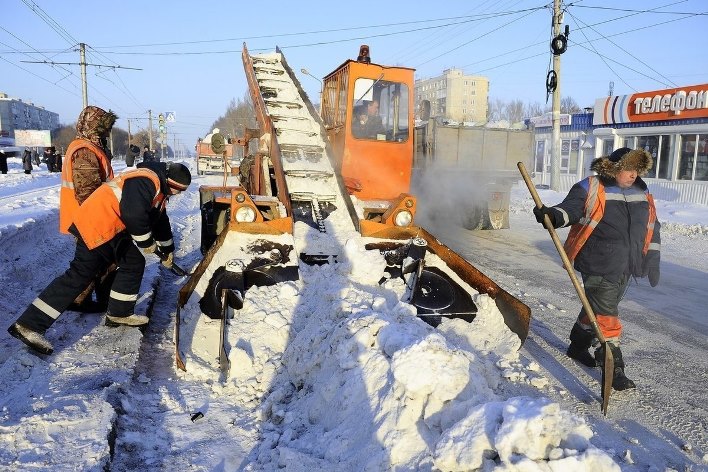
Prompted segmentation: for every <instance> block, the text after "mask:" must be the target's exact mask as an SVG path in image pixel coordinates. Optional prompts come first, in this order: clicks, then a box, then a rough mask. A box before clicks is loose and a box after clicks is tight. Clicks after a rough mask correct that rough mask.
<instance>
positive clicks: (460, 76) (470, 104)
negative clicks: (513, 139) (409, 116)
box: [414, 68, 489, 124]
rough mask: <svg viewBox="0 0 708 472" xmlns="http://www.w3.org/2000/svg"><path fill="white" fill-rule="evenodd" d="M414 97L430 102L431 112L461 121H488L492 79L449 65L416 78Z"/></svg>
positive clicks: (436, 115) (417, 99) (444, 118)
mask: <svg viewBox="0 0 708 472" xmlns="http://www.w3.org/2000/svg"><path fill="white" fill-rule="evenodd" d="M414 93H415V101H416V106H419V105H420V103H421V102H422V101H423V100H428V101H429V102H430V114H431V116H434V117H440V118H441V119H443V120H447V121H457V122H459V123H464V122H475V123H478V124H479V123H486V121H487V111H488V108H489V105H488V101H489V100H488V98H489V79H488V78H486V77H482V76H479V75H465V74H464V72H463V71H462V70H461V69H455V68H452V69H446V70H444V71H443V73H442V75H439V76H437V77H432V78H429V79H416V81H415V90H414Z"/></svg>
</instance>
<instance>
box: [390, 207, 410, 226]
mask: <svg viewBox="0 0 708 472" xmlns="http://www.w3.org/2000/svg"><path fill="white" fill-rule="evenodd" d="M412 221H413V215H412V214H411V212H410V211H408V210H401V211H399V212H398V213H396V217H395V218H394V219H393V222H394V223H395V224H396V226H408V225H410V224H411V222H412Z"/></svg>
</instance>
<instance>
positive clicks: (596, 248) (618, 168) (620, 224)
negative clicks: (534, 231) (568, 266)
mask: <svg viewBox="0 0 708 472" xmlns="http://www.w3.org/2000/svg"><path fill="white" fill-rule="evenodd" d="M652 165H653V160H652V157H651V155H650V154H649V153H648V152H647V151H645V150H643V149H635V150H632V149H629V148H621V149H617V150H616V151H614V152H613V153H612V154H611V155H609V156H604V157H600V158H597V159H595V160H593V161H592V163H591V164H590V169H591V170H593V171H595V172H596V173H597V175H592V176H590V177H587V178H585V179H584V180H582V181H580V182H578V183H576V184H575V185H573V187H572V188H571V189H570V192H568V195H567V196H566V197H565V199H564V200H563V201H562V202H561V203H559V204H558V205H555V206H552V207H550V208H549V207H546V206H545V205H544V206H542V207H541V208H537V207H534V210H533V212H534V215H535V216H536V221H538V222H539V223H541V224H543V221H544V215H548V217H549V218H550V220H551V223H552V224H553V227H554V228H563V227H567V226H570V227H571V228H570V232H569V233H568V238H567V239H566V242H565V246H564V248H565V252H566V254H567V255H568V259H569V260H570V261H571V263H574V266H575V269H576V270H577V271H579V272H580V274H581V275H582V278H583V289H584V291H585V295H586V296H587V299H588V302H589V303H590V307H591V308H592V310H593V311H594V312H595V317H596V318H597V324H598V325H599V327H600V330H601V332H602V335H603V336H604V338H605V340H606V341H607V346H609V348H610V350H611V351H612V356H613V357H614V361H615V369H614V372H613V379H612V388H614V389H615V390H625V389H628V388H635V384H634V382H633V381H632V380H630V379H628V378H627V376H626V375H625V372H624V368H625V360H624V358H623V356H622V351H621V350H620V347H619V342H620V335H621V334H622V323H621V322H620V319H619V309H618V305H619V302H620V300H622V298H623V297H624V294H625V292H626V290H627V287H628V284H629V280H630V278H632V277H634V278H635V279H636V278H637V277H647V276H648V277H649V283H650V285H651V286H652V287H655V286H656V285H657V284H658V283H659V260H660V251H661V236H660V234H659V233H660V229H661V225H660V223H659V221H658V220H657V219H656V208H655V206H654V198H653V197H652V195H651V194H650V193H649V190H648V188H647V184H646V183H645V182H644V181H643V180H642V179H641V177H640V176H642V175H645V174H646V173H647V172H648V171H649V169H651V167H652ZM592 345H597V338H596V337H595V333H594V331H593V330H592V325H591V324H590V319H589V318H588V316H587V314H586V313H585V309H584V308H583V309H581V310H580V314H579V315H578V319H577V321H576V322H575V324H574V325H573V329H572V330H571V331H570V345H569V346H568V350H567V352H566V354H567V355H568V357H570V358H572V359H575V360H577V361H579V362H580V363H582V364H584V365H586V366H588V367H595V366H596V365H598V364H601V363H602V362H603V361H604V357H605V353H604V349H603V346H600V347H599V348H598V349H596V350H595V356H594V357H593V356H592V355H591V354H590V353H589V352H588V349H590V347H591V346H592Z"/></svg>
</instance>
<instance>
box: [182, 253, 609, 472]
mask: <svg viewBox="0 0 708 472" xmlns="http://www.w3.org/2000/svg"><path fill="white" fill-rule="evenodd" d="M359 243H360V241H354V240H350V241H348V242H347V243H346V244H345V249H346V254H347V256H348V258H349V260H350V261H355V262H354V263H351V264H350V263H342V264H328V265H323V266H315V267H304V268H302V274H301V280H300V281H297V282H286V283H281V284H278V285H276V286H272V287H253V288H251V289H249V290H248V292H247V293H246V297H245V302H244V306H243V308H242V309H241V310H239V311H237V312H236V313H235V316H234V318H233V319H232V320H231V321H230V325H229V327H228V328H227V335H228V342H227V344H228V346H227V350H228V352H229V359H230V361H231V371H230V376H229V377H228V379H226V382H225V384H223V385H219V386H216V385H215V386H214V387H213V388H214V389H215V390H218V392H219V395H225V396H228V397H229V398H232V399H233V401H234V402H235V403H237V404H239V405H246V406H248V407H249V408H252V409H253V414H254V416H255V417H257V418H258V425H257V428H258V430H259V439H258V444H257V445H256V446H255V447H254V449H253V450H252V451H251V453H250V455H249V457H248V458H247V459H248V460H247V461H246V463H248V465H247V466H246V467H245V469H246V470H275V469H277V468H285V469H286V470H302V471H305V470H308V471H310V470H352V471H354V470H389V469H402V470H420V469H429V470H430V469H434V468H436V469H440V470H470V469H471V468H478V467H485V468H488V467H492V466H494V465H496V466H500V465H501V466H504V467H507V468H509V469H511V470H514V468H515V467H516V466H517V464H524V467H530V465H535V466H536V467H537V468H538V470H563V468H566V469H565V470H567V467H569V466H570V467H575V466H577V467H576V468H577V470H617V468H616V466H614V464H613V462H612V459H611V458H610V457H609V456H607V455H606V454H605V453H603V452H601V451H600V450H598V449H596V448H594V447H593V446H591V445H590V442H589V439H590V438H591V436H592V432H591V431H590V429H589V427H588V426H587V425H586V423H585V422H584V420H582V419H579V418H576V417H574V416H573V415H571V414H569V413H567V412H563V411H561V410H560V407H559V406H558V405H557V404H555V403H551V402H550V401H549V400H545V399H530V398H513V399H510V400H507V401H503V400H501V399H500V398H499V397H498V396H497V395H496V394H495V392H494V389H495V388H496V387H497V386H498V385H499V383H500V382H502V381H503V377H504V376H507V377H508V375H507V371H508V370H509V368H510V366H511V365H512V364H515V365H516V369H517V371H518V370H520V369H522V367H520V365H521V364H520V362H519V358H518V352H517V349H518V348H519V344H520V342H519V339H518V337H516V335H514V334H513V333H511V332H510V331H509V330H508V329H507V328H506V326H505V325H504V322H503V319H502V317H501V314H500V313H499V311H498V309H497V308H496V305H495V304H494V302H493V300H491V299H489V297H488V296H486V295H478V296H477V297H476V300H475V301H476V302H477V305H478V307H479V314H478V315H477V319H476V320H475V321H474V322H473V323H472V324H471V325H470V324H469V323H467V322H464V321H461V320H445V321H443V323H442V325H441V326H440V328H439V329H437V330H436V329H433V328H432V327H430V326H429V325H427V324H426V323H424V322H423V321H422V320H421V319H419V318H417V317H416V316H415V309H414V308H413V307H412V306H411V305H408V304H406V303H402V302H400V301H398V298H399V295H400V294H399V293H396V292H395V291H394V290H391V289H390V288H387V287H385V286H384V287H382V286H379V285H378V283H377V280H374V279H378V278H379V277H380V275H378V274H380V273H381V268H382V267H383V266H382V264H384V262H382V260H383V258H382V257H381V256H380V255H379V254H378V252H375V251H364V249H363V247H361V246H360V244H359ZM222 250H223V251H225V252H227V253H228V252H229V251H228V248H225V249H222ZM372 274H373V275H376V277H373V276H372ZM192 298H193V299H195V298H197V297H192ZM196 310H198V308H197V303H196V301H195V300H190V302H189V303H188V304H187V305H186V306H185V312H188V313H189V312H191V313H189V314H187V315H186V316H187V317H190V316H194V312H195V311H196ZM202 318H204V317H202ZM217 324H218V321H216V320H208V321H206V320H203V319H202V320H200V326H199V327H198V329H202V328H203V329H212V330H213V329H214V328H215V326H216V325H217ZM208 325H210V326H208ZM197 336H198V335H197V334H196V333H195V334H194V337H195V338H196V337H197ZM213 339H217V338H212V341H211V342H210V343H211V347H212V351H211V353H210V354H206V353H204V354H203V355H204V358H202V359H199V358H196V357H194V356H195V352H196V351H195V352H193V353H192V354H191V356H192V357H190V362H189V363H188V365H187V369H188V370H187V373H186V374H182V375H183V376H184V378H185V379H201V380H206V379H209V378H211V379H212V380H213V379H215V377H216V374H215V371H214V370H213V369H215V365H214V362H213V359H214V358H215V356H216V353H215V352H214V351H213V349H214V348H215V345H214V342H213ZM492 353H495V354H494V355H491V354H492ZM496 364H498V365H496ZM512 370H513V368H512ZM529 375H533V374H532V373H530V374H529ZM517 377H519V376H517ZM522 377H523V376H522ZM543 467H547V468H546V469H543ZM582 467H586V469H582ZM519 470H521V469H519ZM527 470H533V469H527Z"/></svg>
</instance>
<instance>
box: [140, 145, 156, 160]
mask: <svg viewBox="0 0 708 472" xmlns="http://www.w3.org/2000/svg"><path fill="white" fill-rule="evenodd" d="M154 160H155V153H153V152H152V151H151V150H150V148H149V147H147V146H145V147H144V148H143V162H152V161H154Z"/></svg>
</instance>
